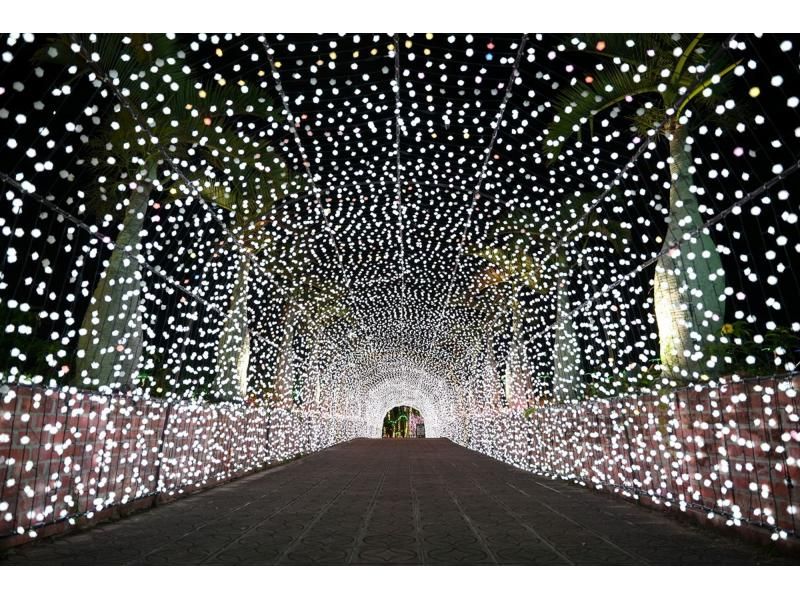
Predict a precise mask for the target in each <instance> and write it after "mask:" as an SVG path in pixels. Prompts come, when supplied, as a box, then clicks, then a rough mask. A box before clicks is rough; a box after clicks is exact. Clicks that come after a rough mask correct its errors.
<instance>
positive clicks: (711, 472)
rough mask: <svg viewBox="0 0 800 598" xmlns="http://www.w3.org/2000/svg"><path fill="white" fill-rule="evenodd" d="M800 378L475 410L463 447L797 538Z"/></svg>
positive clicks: (644, 499) (539, 470)
mask: <svg viewBox="0 0 800 598" xmlns="http://www.w3.org/2000/svg"><path fill="white" fill-rule="evenodd" d="M798 409H800V378H798V377H784V378H780V379H774V378H767V379H761V380H758V379H756V380H747V381H741V382H732V383H730V384H725V385H723V386H718V387H712V388H708V387H702V386H698V388H696V389H683V390H679V391H675V392H673V393H670V394H667V395H664V396H662V397H658V396H655V397H653V396H640V397H621V398H619V399H617V400H606V401H591V402H587V403H584V404H580V405H574V406H563V407H550V406H543V407H541V408H540V409H537V410H536V411H534V412H533V413H532V414H530V415H529V416H528V417H525V416H523V415H521V414H519V413H513V412H512V413H509V412H503V411H495V412H483V413H480V414H476V417H475V418H474V419H473V424H472V425H471V426H470V428H469V438H468V439H467V440H466V444H467V446H469V447H470V448H473V449H475V450H478V451H481V452H484V453H486V454H488V455H490V456H492V457H494V458H496V459H500V460H502V461H505V462H507V463H509V464H511V465H514V466H516V467H521V468H523V469H527V470H529V471H533V472H536V473H540V474H543V475H548V476H556V477H559V478H563V479H568V480H574V481H576V482H579V483H581V484H583V485H586V486H587V487H590V488H596V489H598V490H601V489H602V490H605V491H608V492H613V493H619V494H621V495H623V496H626V497H628V498H633V499H636V500H639V501H642V502H643V503H645V504H650V505H654V506H660V507H664V508H669V507H672V508H678V509H680V510H681V511H687V510H688V512H690V513H691V512H693V511H694V512H699V514H700V516H701V517H704V516H707V518H708V519H712V520H714V521H715V522H718V523H721V522H724V523H725V524H726V525H728V526H733V525H735V526H743V527H745V528H747V527H748V526H755V527H758V528H763V529H764V530H767V531H768V532H769V534H770V535H771V536H772V539H774V540H778V539H779V538H780V539H786V538H788V537H793V538H796V537H797V531H798V530H797V526H798V517H797V515H798V511H797V509H798V504H800V492H799V491H798V488H797V487H798V483H800V432H799V431H798V422H800V412H798Z"/></svg>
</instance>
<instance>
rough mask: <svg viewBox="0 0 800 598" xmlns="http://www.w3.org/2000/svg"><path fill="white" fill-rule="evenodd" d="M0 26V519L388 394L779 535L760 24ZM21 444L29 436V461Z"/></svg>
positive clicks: (780, 42)
mask: <svg viewBox="0 0 800 598" xmlns="http://www.w3.org/2000/svg"><path fill="white" fill-rule="evenodd" d="M0 45H2V46H3V49H2V56H3V63H2V71H0V98H2V103H1V104H0V122H1V123H2V126H3V127H4V132H7V134H6V135H4V142H3V146H2V148H0V158H2V160H0V163H2V164H4V165H5V166H4V167H2V172H0V185H1V186H2V189H0V191H2V194H3V197H2V204H3V211H2V214H0V233H1V234H0V238H2V246H0V251H2V255H3V256H4V260H5V261H4V267H3V272H2V278H0V307H1V308H2V321H0V324H2V326H3V331H4V337H3V344H2V347H0V349H1V350H2V355H1V356H0V358H2V361H1V362H0V373H2V380H0V383H2V384H3V387H2V393H0V397H2V405H0V409H2V413H0V416H2V418H1V419H0V458H2V459H3V462H1V463H0V468H4V469H0V471H4V472H5V473H4V475H5V478H4V479H5V482H4V484H5V486H3V489H2V494H0V499H2V500H0V519H2V521H3V523H2V525H5V526H7V527H4V528H0V529H2V530H10V531H9V532H8V533H28V534H31V533H36V532H35V529H34V528H36V527H37V526H39V525H43V524H44V523H46V522H48V521H55V520H64V519H67V520H74V519H75V517H76V516H78V515H79V514H87V513H88V514H91V513H93V512H96V511H97V510H101V509H103V508H107V507H108V506H111V505H114V504H120V503H125V502H128V501H130V500H135V499H137V498H141V497H142V496H146V495H147V494H149V493H151V492H161V493H166V494H172V495H178V494H181V493H182V492H186V491H188V490H189V489H192V488H195V487H201V486H204V485H208V484H210V483H215V482H218V481H223V480H225V479H229V478H230V477H231V476H234V475H238V474H240V473H243V472H246V471H252V470H254V469H256V468H258V467H261V466H263V465H265V464H268V463H272V462H276V461H282V460H285V459H289V458H292V457H294V456H296V455H297V454H299V453H304V452H309V451H314V450H319V449H321V448H324V447H326V446H330V445H331V444H334V443H336V442H341V441H344V440H347V439H349V438H353V437H355V436H373V437H379V436H380V435H381V434H382V422H383V418H384V416H385V415H386V413H387V412H388V411H389V410H390V409H392V408H393V407H396V406H399V405H408V406H411V407H413V408H414V409H417V410H418V411H419V413H420V417H422V418H424V422H425V428H426V433H427V435H428V436H434V437H435V436H444V437H448V438H451V439H453V440H454V441H456V442H459V443H461V444H464V445H466V446H469V447H471V448H475V449H477V450H480V451H483V452H485V453H487V454H490V455H492V456H494V457H496V458H498V459H502V460H505V461H507V462H509V463H512V464H514V465H516V466H519V467H523V468H526V469H529V470H532V471H536V472H539V473H543V474H547V475H557V476H561V477H563V478H566V479H573V480H575V481H577V482H578V483H582V484H585V485H589V486H592V487H603V488H608V489H611V490H612V491H615V492H620V493H622V494H625V495H628V496H632V497H636V498H647V499H648V500H651V501H653V502H657V503H659V504H664V505H667V506H670V507H674V508H678V509H696V510H704V512H706V511H705V510H707V511H708V512H709V513H710V514H711V515H712V516H716V515H720V516H722V517H725V518H726V520H727V521H729V522H731V523H730V525H736V526H738V525H743V524H746V523H749V522H752V523H754V524H757V525H760V526H764V527H767V528H768V529H770V530H771V533H773V535H774V536H775V537H776V538H778V539H781V538H785V537H786V536H787V535H788V534H791V533H793V531H792V532H790V529H791V530H793V529H794V527H793V525H794V515H795V511H796V506H795V505H794V504H793V503H792V501H791V497H790V496H789V497H788V498H787V496H786V495H785V494H786V493H785V487H786V486H787V485H786V484H784V481H786V480H788V482H789V483H795V482H796V481H797V476H798V472H797V467H798V464H797V461H796V459H797V457H796V448H797V443H798V441H800V439H799V437H798V433H800V431H799V429H798V427H797V426H798V412H797V409H798V405H797V404H796V385H797V383H796V378H794V377H793V376H795V374H796V371H797V363H798V359H800V355H798V350H800V342H799V341H798V337H799V335H800V321H798V319H797V316H796V313H795V312H794V311H793V310H792V309H791V305H792V304H791V301H792V298H793V297H794V296H796V293H797V290H798V288H797V282H796V278H795V277H794V274H793V272H794V271H795V270H794V268H793V266H795V265H797V262H798V253H799V252H800V245H798V243H797V233H796V223H797V219H798V215H799V213H800V210H798V203H797V199H796V197H795V194H794V193H793V191H792V189H793V188H794V187H795V185H793V183H796V182H797V176H798V175H797V170H798V169H800V164H798V157H797V156H798V151H797V150H798V140H797V135H796V134H795V132H796V131H797V130H800V123H798V118H799V117H798V114H797V111H796V107H797V104H798V101H797V98H796V97H795V96H796V95H797V94H796V91H795V87H796V83H797V73H796V69H795V68H794V67H795V65H793V64H792V62H791V60H792V56H791V55H790V52H789V51H790V50H791V49H792V48H793V47H795V46H793V44H792V40H786V39H781V38H779V37H776V36H730V37H722V36H713V35H708V36H705V35H696V36H695V35H690V36H686V35H670V34H652V35H634V34H629V35H619V34H613V35H612V34H603V35H602V36H600V35H569V36H544V35H524V36H520V35H492V36H491V37H489V36H486V35H440V34H432V33H427V34H424V36H423V35H417V36H413V35H407V34H388V35H387V34H374V35H373V34H370V35H360V36H352V35H323V36H311V35H309V36H303V35H288V36H283V35H266V34H265V35H258V34H256V35H232V34H231V35H224V36H218V35H206V34H198V35H188V34H187V35H178V36H162V35H145V34H129V35H94V34H87V35H80V36H78V35H72V36H58V37H55V38H52V39H49V38H46V37H44V36H38V35H37V36H25V37H20V36H14V35H7V36H4V37H3V38H0ZM586 73H591V74H586ZM228 82H230V84H228ZM234 82H235V83H234ZM790 179H791V180H790ZM754 403H756V404H754ZM44 414H46V415H44ZM740 417H741V418H744V419H745V420H746V426H745V425H744V422H742V421H739V420H738V419H737V418H740ZM25 418H27V419H25ZM145 420H146V421H145ZM22 424H25V425H24V426H23V425H22ZM31 426H34V428H35V429H34V430H33V431H32V433H30V434H24V433H23V432H22V431H24V430H27V429H28V428H30V427H31ZM45 426H47V429H46V430H44V427H45ZM703 426H705V427H703ZM745 428H746V430H745ZM89 429H92V430H95V432H96V433H97V434H98V436H97V438H96V439H95V440H93V441H89V440H87V436H88V432H87V430H89ZM698 429H700V430H702V433H701V432H700V431H698ZM43 430H44V432H43ZM45 432H46V433H45ZM95 432H92V434H94V433H95ZM116 433H119V435H120V436H121V437H123V438H124V439H125V442H127V443H128V447H127V449H126V450H127V451H128V453H127V456H126V457H125V459H127V460H126V461H125V462H124V463H125V465H124V467H123V468H122V469H121V470H120V471H119V472H118V475H117V476H113V479H112V476H111V475H110V474H109V472H107V471H105V470H104V465H103V464H104V463H107V462H110V461H113V460H114V459H116V460H117V461H114V462H115V463H116V464H117V465H119V463H120V461H119V460H120V459H121V457H120V455H121V452H120V450H119V449H118V448H117V447H116V445H114V446H112V445H113V444H114V442H116V441H115V440H112V438H115V436H114V434H116ZM47 434H50V435H51V436H52V439H50V440H48V439H49V438H50V437H49V436H47ZM698 438H699V439H700V440H698ZM43 439H44V440H43ZM39 443H45V444H43V445H42V446H40V445H39ZM109 443H110V444H109ZM742 443H743V444H742ZM89 445H91V448H89V449H87V448H86V447H88V446H89ZM751 445H752V446H751ZM44 446H46V447H47V448H43V447H44ZM742 446H744V447H745V448H746V449H747V450H750V451H751V453H752V454H753V455H755V456H751V455H748V454H745V452H744V449H743V450H742V451H739V452H737V449H736V448H735V447H742ZM75 447H80V448H81V450H85V451H87V452H88V453H89V454H91V455H92V457H91V458H90V459H88V460H81V461H80V462H78V461H77V459H76V458H75V457H74V455H73V452H71V451H74V450H75ZM707 447H711V448H713V449H714V450H715V451H717V452H716V454H715V456H714V457H713V464H712V457H711V456H709V455H710V453H709V451H706V450H705V448H707ZM33 450H41V451H45V452H48V451H50V452H55V453H58V451H61V452H60V453H58V456H57V457H53V459H54V460H53V461H52V462H58V470H57V471H52V472H49V475H51V476H54V477H52V478H48V480H47V481H45V482H44V483H43V485H42V484H38V482H37V481H36V480H35V479H34V478H31V477H30V476H31V475H34V474H35V473H36V472H35V471H33V469H34V467H35V465H34V466H32V468H31V470H30V471H27V472H26V471H23V469H24V467H25V465H24V464H23V461H30V460H31V459H27V458H25V457H23V458H19V457H18V456H17V457H13V456H11V455H12V454H14V455H17V454H18V453H19V454H23V455H28V454H29V453H30V451H33ZM115 451H116V452H115ZM720 451H722V452H720ZM759 451H760V452H759ZM48 454H50V453H48ZM716 455H718V457H717V456H716ZM765 455H766V456H767V457H765ZM765 459H766V463H767V465H765ZM117 465H115V467H116V466H117ZM765 467H766V468H767V471H765V469H764V468H765ZM748 468H749V469H748ZM31 471H33V473H31ZM751 471H755V472H756V473H759V475H760V476H761V477H759V478H758V481H756V479H755V474H753V478H752V484H754V487H753V488H750V483H751V477H750V476H751ZM29 474H30V475H29ZM767 474H769V475H767ZM698 476H699V477H698ZM770 476H772V478H773V481H772V482H770V484H766V482H764V479H768V478H769V477H770ZM117 478H118V479H117ZM0 479H3V478H0ZM744 480H746V481H747V484H745V486H744V489H743V487H742V484H743V481H744ZM726 482H730V485H729V486H726ZM37 484H38V485H37ZM765 484H766V485H765ZM781 484H784V485H783V486H781ZM101 487H102V488H105V490H100V488H101ZM709 488H711V489H712V490H713V491H714V492H716V493H717V494H716V495H714V497H713V498H709V496H710V492H711V491H710V490H708V489H709ZM12 493H13V494H12ZM29 494H31V496H28V495H29ZM10 496H13V497H14V499H13V500H8V499H7V497H10ZM17 497H27V498H23V499H20V500H21V501H22V502H18V501H17V500H16V499H17ZM25 501H29V502H28V503H26V502H25ZM764 501H768V502H764ZM769 501H771V502H769ZM26 504H29V508H28V507H25V506H24V505H26ZM20 505H23V507H22V508H21V507H20ZM87 516H88V515H87ZM20 530H21V531H20ZM2 533H5V532H2Z"/></svg>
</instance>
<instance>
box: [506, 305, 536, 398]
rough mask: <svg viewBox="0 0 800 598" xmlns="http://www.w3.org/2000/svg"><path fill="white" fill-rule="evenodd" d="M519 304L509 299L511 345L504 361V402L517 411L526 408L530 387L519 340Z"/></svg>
mask: <svg viewBox="0 0 800 598" xmlns="http://www.w3.org/2000/svg"><path fill="white" fill-rule="evenodd" d="M519 312H520V303H519V300H518V299H517V298H516V297H512V299H511V343H510V346H509V350H508V360H507V361H506V384H505V392H506V400H507V401H508V404H509V405H511V406H514V407H516V408H518V409H520V410H521V409H525V408H526V407H527V402H528V401H527V399H528V395H529V394H532V390H533V389H532V387H531V386H532V385H531V381H530V374H529V371H528V358H527V351H526V349H525V343H524V341H523V340H522V339H521V338H520V336H521V326H520V313H519Z"/></svg>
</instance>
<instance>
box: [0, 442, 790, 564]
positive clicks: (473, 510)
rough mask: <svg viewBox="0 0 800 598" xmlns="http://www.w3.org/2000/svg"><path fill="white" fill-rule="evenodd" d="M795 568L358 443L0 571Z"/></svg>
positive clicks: (629, 514)
mask: <svg viewBox="0 0 800 598" xmlns="http://www.w3.org/2000/svg"><path fill="white" fill-rule="evenodd" d="M345 563H359V564H414V563H425V564H451V565H452V564H492V563H501V564H520V565H523V564H525V565H527V564H530V565H539V564H542V565H561V564H576V565H584V564H594V565H606V564H608V565H611V564H780V563H787V564H796V563H797V561H796V560H792V559H790V558H789V557H785V556H779V555H777V554H770V551H768V550H767V549H764V548H761V547H757V546H751V545H750V544H746V543H743V542H742V541H739V540H735V539H731V538H729V537H728V536H725V535H720V534H718V533H717V532H715V531H713V530H707V529H700V528H695V527H692V526H691V525H689V524H684V523H682V522H678V521H675V520H673V519H671V518H669V517H665V516H664V515H660V514H658V513H656V512H653V511H649V510H647V509H645V508H643V507H639V506H637V505H634V504H630V503H627V502H624V501H622V500H618V499H614V498H612V497H609V496H605V495H601V494H595V493H593V492H590V491H588V490H585V489H583V488H580V487H578V486H576V485H574V484H569V483H566V482H560V481H552V480H549V479H546V478H541V477H537V476H533V475H531V474H528V473H525V472H523V471H520V470H518V469H515V468H512V467H509V466H507V465H504V464H502V463H499V462H497V461H495V460H493V459H490V458H489V457H485V456H483V455H480V454H478V453H475V452H473V451H469V450H467V449H464V448H462V447H459V446H457V445H455V444H453V443H452V442H450V441H448V440H440V439H426V440H364V439H359V440H354V441H352V442H349V443H345V444H341V445H338V446H335V447H332V448H330V449H327V450H324V451H321V452H319V453H315V454H313V455H310V456H308V457H305V458H304V459H301V460H299V461H296V462H293V463H290V464H288V465H286V466H285V467H281V468H278V469H274V470H268V471H265V472H262V473H259V474H255V475H252V476H249V477H247V478H244V479H241V480H238V481H235V482H232V483H230V484H227V485H225V486H222V487H219V488H216V489H213V490H209V491H208V492H203V493H201V494H197V495H194V496H192V497H189V498H186V499H183V500H179V501H177V502H174V503H171V504H168V505H164V506H160V507H157V508H155V509H152V510H149V511H146V512H144V513H140V514H137V515H134V516H132V517H129V518H126V519H123V520H121V521H117V522H113V523H108V524H103V525H100V526H98V527H96V528H94V529H92V530H89V531H86V532H83V533H78V534H75V535H71V536H66V537H62V538H57V539H55V540H44V541H42V542H40V543H38V544H32V545H28V546H24V547H21V548H18V549H16V550H14V551H11V552H10V553H9V554H8V555H7V556H6V559H5V560H2V561H0V564H3V565H7V564H36V565H54V564H115V565H116V564H154V565H155V564H158V565H173V564H175V565H177V564H186V565H188V564H197V565H199V564H231V565H234V564H252V565H262V564H345Z"/></svg>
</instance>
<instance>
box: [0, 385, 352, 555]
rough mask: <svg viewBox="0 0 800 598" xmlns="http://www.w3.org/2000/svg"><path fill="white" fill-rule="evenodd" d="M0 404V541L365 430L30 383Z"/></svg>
mask: <svg viewBox="0 0 800 598" xmlns="http://www.w3.org/2000/svg"><path fill="white" fill-rule="evenodd" d="M0 407H1V408H0V461H1V462H2V464H3V474H2V477H0V481H2V486H0V511H2V512H0V541H2V540H3V539H4V538H5V539H8V537H12V538H13V537H15V536H23V538H33V537H36V536H37V535H38V533H41V531H42V529H44V530H46V531H47V532H50V531H51V530H50V527H49V526H51V525H52V524H56V523H64V522H66V523H67V524H69V525H73V524H76V523H80V522H81V520H82V519H83V518H88V519H92V518H93V517H94V516H95V515H97V514H98V513H102V512H103V511H104V510H106V509H109V508H110V507H118V506H124V505H127V504H130V503H135V502H136V501H137V500H139V499H144V498H148V497H154V496H156V495H160V496H163V497H177V496H180V495H183V494H185V493H188V492H192V491H195V490H198V489H202V488H206V487H209V486H213V485H216V484H219V483H222V482H225V481H228V480H231V479H233V478H236V477H239V476H241V475H244V474H246V473H248V472H251V471H255V470H258V469H261V468H263V467H265V466H267V465H270V464H274V463H280V462H282V461H286V460H287V459H291V458H293V457H296V456H298V455H301V454H306V453H308V452H312V451H315V450H319V449H321V448H324V447H325V446H327V445H328V444H332V443H335V442H342V441H344V440H348V439H350V438H352V437H354V436H358V435H363V434H364V425H363V423H362V422H360V421H358V420H352V419H348V420H347V421H343V420H339V419H337V418H335V417H332V416H331V415H330V414H322V413H313V412H308V411H303V412H301V411H299V410H295V411H288V410H285V409H274V410H272V411H268V410H267V409H265V408H259V407H247V406H243V405H234V404H223V405H203V404H199V403H194V404H192V403H181V402H174V403H167V402H163V401H155V400H143V399H139V400H136V399H131V398H130V397H125V396H102V395H97V394H93V393H86V392H59V391H53V390H45V389H42V388H37V387H30V386H16V387H12V388H8V387H6V388H5V390H4V398H3V401H2V405H1V406H0ZM317 431H324V433H315V432H317ZM326 442H327V444H326Z"/></svg>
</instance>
